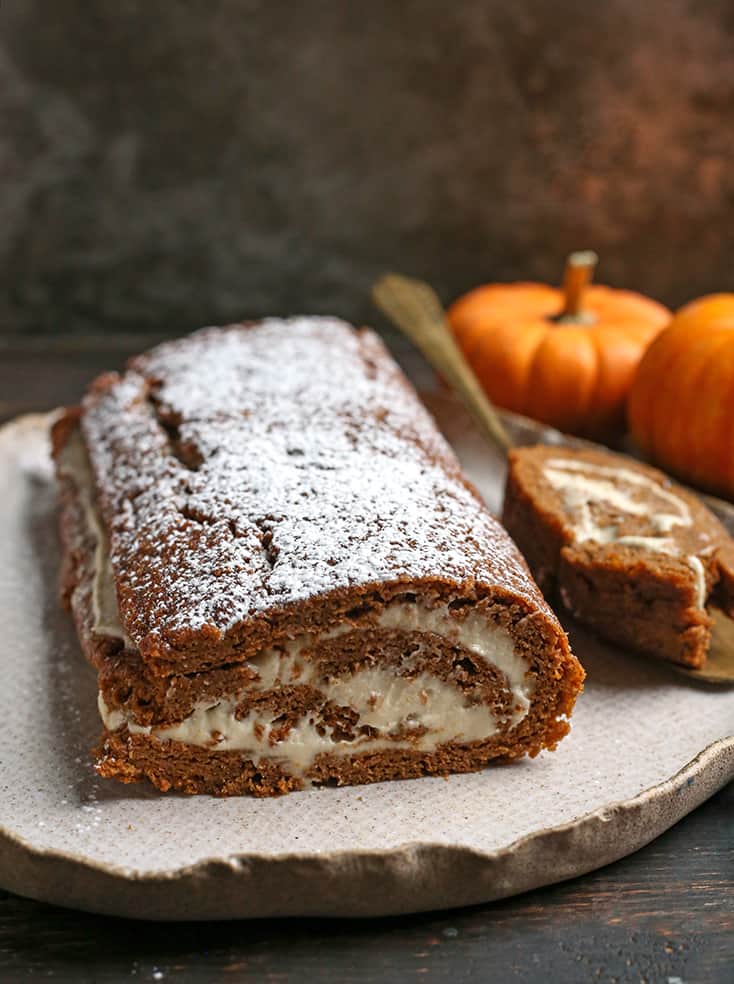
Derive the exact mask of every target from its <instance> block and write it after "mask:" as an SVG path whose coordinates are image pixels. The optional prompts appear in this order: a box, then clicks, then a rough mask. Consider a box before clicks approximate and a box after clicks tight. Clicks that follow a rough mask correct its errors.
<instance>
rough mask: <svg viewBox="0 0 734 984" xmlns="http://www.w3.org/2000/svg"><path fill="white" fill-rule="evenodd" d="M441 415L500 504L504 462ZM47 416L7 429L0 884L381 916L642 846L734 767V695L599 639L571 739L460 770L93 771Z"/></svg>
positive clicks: (1, 515)
mask: <svg viewBox="0 0 734 984" xmlns="http://www.w3.org/2000/svg"><path fill="white" fill-rule="evenodd" d="M433 409H434V412H435V413H436V415H437V417H438V421H439V424H441V425H443V426H444V430H445V432H446V433H447V436H448V437H449V438H450V439H451V440H452V442H453V443H454V445H455V446H456V448H457V450H458V452H459V454H460V456H461V457H462V459H463V461H464V464H465V467H466V469H467V471H468V472H469V474H470V476H471V477H472V478H473V479H474V481H475V482H476V483H477V485H478V486H479V487H480V489H481V491H482V493H483V494H484V495H485V497H486V499H487V502H488V504H489V505H490V507H491V508H492V509H494V510H497V509H498V507H499V504H500V499H501V489H502V482H503V479H504V474H503V464H502V462H501V459H500V457H499V455H498V454H497V453H496V452H494V451H492V450H491V449H488V448H487V447H486V446H485V445H484V444H483V443H482V442H481V441H480V440H479V439H478V438H477V436H476V434H474V433H473V432H472V431H471V428H470V425H469V424H468V421H467V419H466V417H465V416H464V415H463V414H462V413H461V412H460V411H459V410H458V409H457V408H456V405H455V404H454V403H453V402H452V401H450V400H447V399H445V398H442V397H435V398H434V399H433ZM48 420H49V418H48V417H42V416H33V417H25V418H21V419H20V420H17V421H15V422H13V423H11V424H9V425H7V426H6V427H5V428H4V429H3V430H1V431H0V504H1V508H0V544H2V561H3V562H2V564H0V615H1V616H2V621H1V624H2V627H3V629H2V641H1V642H0V721H2V722H3V733H2V744H1V745H0V748H1V749H2V752H1V753H0V885H1V886H2V887H4V888H6V889H9V890H11V891H14V892H18V893H20V894H23V895H28V896H31V897H33V898H37V899H42V900H45V901H48V902H54V903H58V904H62V905H68V906H75V907H78V908H81V909H87V910H89V911H93V912H103V913H110V914H115V915H123V916H136V917H142V918H150V919H222V918H236V917H244V916H248V917H262V916H275V915H284V916H285V915H325V916H326V915H328V916H368V915H385V914H392V913H403V912H415V911H420V910H427V909H438V908H448V907H450V906H458V905H468V904H471V903H476V902H484V901H489V900H492V899H498V898H502V897H505V896H508V895H512V894H514V893H517V892H522V891H525V890H526V889H530V888H534V887H537V886H539V885H545V884H549V883H551V882H555V881H560V880H562V879H564V878H570V877H572V876H574V875H579V874H582V873H583V872H586V871H590V870H592V869H594V868H597V867H599V866H601V865H603V864H607V863H608V862H610V861H613V860H615V859H617V858H620V857H622V856H624V855H626V854H629V853H630V852H632V851H635V850H637V849H638V848H639V847H641V846H642V845H644V844H646V843H647V842H648V841H650V840H652V839H653V838H654V837H656V836H657V835H658V834H660V833H662V832H663V831H664V830H666V829H667V828H668V827H670V826H671V825H672V824H673V823H675V822H676V821H677V820H679V819H680V818H681V817H682V816H684V815H685V814H686V813H688V812H689V811H690V810H692V809H693V808H694V807H696V806H698V804H699V803H701V802H703V800H705V799H706V798H707V797H709V796H711V795H712V794H713V793H714V792H715V791H716V790H717V789H719V788H721V787H722V786H723V785H724V784H725V783H726V782H727V781H728V780H729V779H731V778H732V777H734V690H731V689H726V688H721V687H719V688H715V687H712V686H708V685H706V684H704V683H699V682H695V681H690V680H688V679H686V678H683V677H681V676H678V675H676V674H674V673H673V672H671V671H670V670H669V669H668V668H666V667H665V666H661V665H657V664H655V663H652V662H648V661H645V660H640V659H637V658H634V657H632V656H630V655H627V654H625V653H622V652H618V651H614V650H612V649H608V648H606V647H604V646H601V645H599V644H596V643H594V642H593V641H592V640H591V639H590V638H589V637H588V636H586V635H584V634H583V633H582V632H581V631H580V630H576V629H572V631H571V639H572V643H573V645H574V648H575V650H576V652H577V654H578V656H579V657H580V658H581V660H582V662H583V663H584V665H585V666H586V669H587V672H588V681H587V686H586V690H585V692H584V694H583V696H582V697H581V699H580V701H579V704H578V708H577V711H576V713H575V715H574V719H573V729H572V733H571V735H570V736H569V737H568V738H567V739H566V740H564V742H563V743H562V744H561V746H560V747H559V749H558V751H557V752H555V753H553V754H542V755H541V756H539V757H538V758H537V759H535V760H534V761H521V762H517V763H514V764H512V765H506V766H496V767H493V768H489V769H487V770H486V771H484V772H482V773H479V774H475V775H467V776H452V777H451V778H449V779H447V780H444V779H421V780H412V781H406V782H396V783H383V784H378V785H373V786H361V787H351V788H347V789H321V790H309V791H307V792H303V793H294V794H292V795H290V796H286V797H283V798H280V799H270V800H252V799H228V800H227V799H221V800H218V799H213V798H209V797H191V798H186V797H182V796H176V795H162V794H160V793H157V792H154V791H152V790H150V789H148V788H146V787H145V786H143V785H140V786H120V785H117V784H113V783H109V782H105V781H104V780H101V779H99V778H97V776H96V775H95V773H94V771H93V769H92V766H91V763H90V757H89V748H90V747H91V745H92V744H93V743H94V742H95V740H96V738H97V736H98V733H99V731H100V724H99V721H98V719H97V710H96V700H95V698H96V690H95V679H94V674H93V672H92V671H91V669H90V668H89V667H87V666H86V664H85V662H84V660H83V658H82V656H81V654H80V651H79V647H78V644H77V642H76V638H75V636H74V633H73V631H72V628H71V625H70V623H69V620H68V619H67V617H66V615H65V614H64V613H63V612H62V611H60V610H59V607H58V604H57V595H56V590H57V587H56V586H57V567H58V545H57V540H56V528H55V522H56V517H55V498H54V489H53V483H52V479H51V472H50V466H49V461H48V445H47V436H46V435H47V427H48Z"/></svg>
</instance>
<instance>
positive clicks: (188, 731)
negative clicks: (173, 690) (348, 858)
mask: <svg viewBox="0 0 734 984" xmlns="http://www.w3.org/2000/svg"><path fill="white" fill-rule="evenodd" d="M322 693H323V695H324V699H325V700H330V701H334V703H336V704H338V705H339V706H346V707H350V708H352V710H354V711H356V712H357V713H358V714H359V721H358V722H357V724H356V725H355V729H354V731H355V737H354V738H353V739H351V740H348V739H345V738H340V737H336V736H335V735H334V734H332V729H331V728H330V727H328V726H323V725H320V723H319V721H318V718H317V717H316V715H315V714H314V713H309V714H305V715H304V716H303V717H302V718H301V719H300V720H299V721H297V722H296V723H295V725H293V726H292V727H291V728H290V729H289V730H288V732H287V734H285V735H284V736H281V735H278V734H276V733H275V732H276V729H277V728H278V724H277V723H274V718H275V717H277V716H278V714H279V713H280V712H279V711H277V710H276V711H272V710H257V711H252V712H250V713H249V714H247V715H246V716H245V717H242V718H240V719H237V718H236V717H235V708H236V706H237V699H236V698H226V699H223V700H220V701H219V702H218V703H216V704H213V705H209V706H206V705H202V706H200V707H197V708H196V709H195V710H194V711H193V712H192V713H191V714H190V715H189V716H188V717H187V718H186V719H185V720H184V721H182V722H181V723H180V724H176V725H172V726H170V727H162V728H161V727H158V728H155V727H142V726H140V725H137V724H134V723H132V722H130V721H129V720H126V719H125V717H124V715H122V714H120V712H119V711H110V710H109V709H108V708H107V707H106V705H105V703H104V699H103V698H102V695H101V694H100V698H99V709H100V714H101V716H102V720H103V721H104V724H105V727H107V728H108V730H110V731H114V730H115V729H116V728H119V727H120V726H121V725H122V724H127V726H128V729H129V731H130V732H131V733H132V734H144V735H150V734H154V735H155V736H156V737H157V738H158V739H160V740H162V741H177V742H184V743H186V744H188V745H199V746H208V747H211V748H214V749H216V750H217V751H232V750H237V751H242V752H246V753H247V755H248V756H249V757H250V758H252V760H253V761H254V763H255V764H256V765H257V764H259V763H260V762H262V761H267V760H275V761H281V762H283V764H284V765H285V767H286V769H287V771H288V772H289V773H290V774H291V775H298V776H303V775H304V774H305V773H306V772H307V771H308V769H309V768H310V767H311V766H312V765H313V763H314V761H315V759H316V757H317V756H318V755H320V754H321V753H323V752H328V753H330V754H336V755H354V754H358V753H359V752H366V751H368V752H377V751H384V750H386V749H405V748H414V749H431V748H435V747H436V746H437V745H440V744H441V743H443V742H446V741H464V742H469V741H476V740H480V739H484V738H489V737H490V736H491V735H493V734H495V732H496V731H497V730H498V726H499V725H498V722H497V721H496V719H495V717H494V715H493V713H492V711H491V710H490V708H489V707H487V706H486V705H485V704H468V703H466V702H464V701H463V698H462V696H461V693H460V692H459V691H458V690H457V688H456V687H454V686H452V685H451V684H447V683H444V682H443V681H441V680H439V679H438V678H437V677H435V676H433V675H432V674H430V673H421V674H419V675H417V676H416V677H414V678H412V679H409V678H406V677H399V676H396V675H395V674H394V673H391V672H390V671H389V670H388V669H384V668H380V667H370V668H369V669H365V670H360V671H358V672H357V673H354V674H352V675H351V676H349V677H346V678H339V679H335V680H333V681H330V682H329V683H327V684H326V685H324V686H322ZM364 726H368V727H370V728H375V729H377V730H378V732H379V734H378V735H372V734H369V735H364V734H360V733H359V729H360V728H361V727H364ZM418 729H426V730H425V732H424V733H421V734H418V733H416V734H415V735H413V736H411V737H393V738H391V737H390V735H391V734H396V733H397V732H398V731H400V732H402V733H403V734H405V732H407V733H408V734H409V733H410V731H411V730H415V731H416V732H418Z"/></svg>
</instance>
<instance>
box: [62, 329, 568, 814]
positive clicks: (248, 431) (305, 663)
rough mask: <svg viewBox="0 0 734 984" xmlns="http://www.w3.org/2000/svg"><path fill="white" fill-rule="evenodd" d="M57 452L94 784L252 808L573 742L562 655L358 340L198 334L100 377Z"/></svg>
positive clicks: (410, 399) (460, 490)
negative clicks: (319, 790)
mask: <svg viewBox="0 0 734 984" xmlns="http://www.w3.org/2000/svg"><path fill="white" fill-rule="evenodd" d="M53 439H54V455H55V458H56V461H57V472H58V477H59V483H60V489H61V500H62V515H61V532H62V540H63V544H64V552H65V564H64V584H63V591H64V596H65V598H66V599H67V601H68V603H69V605H70V607H71V609H72V612H73V614H74V618H75V621H76V625H77V629H78V633H79V637H80V640H81V643H82V646H83V649H84V651H85V653H86V655H87V657H88V658H89V660H90V661H91V662H92V664H93V665H94V667H95V668H96V670H97V672H98V675H99V687H100V710H101V713H102V716H103V719H104V721H105V724H106V731H105V734H104V736H103V739H102V744H101V747H100V749H99V752H98V769H99V771H100V773H101V774H102V775H105V776H113V777H116V778H118V779H120V780H122V781H133V780H138V779H141V778H148V779H149V780H150V781H152V782H153V783H154V784H155V785H157V786H158V787H159V788H160V789H169V788H176V789H181V790H184V791H186V792H192V793H200V792H206V793H215V794H221V795H230V794H240V793H255V794H258V795H268V794H274V793H278V792H287V791H290V790H292V789H297V788H301V787H303V786H304V785H309V784H331V783H345V782H349V783H351V782H366V781H374V780H377V779H391V778H407V777H412V776H417V775H423V774H431V773H446V772H451V771H467V770H469V769H477V768H481V767H483V766H484V765H485V764H486V763H487V762H488V761H490V760H491V759H492V758H496V757H499V756H502V757H515V756H518V755H522V754H530V755H535V754H537V753H538V752H539V751H540V750H541V749H542V748H553V747H554V746H555V744H556V743H557V742H558V741H559V740H560V738H561V737H562V736H563V735H564V734H565V733H566V732H567V730H568V716H569V715H570V713H571V710H572V708H573V703H574V701H575V698H576V696H577V694H578V692H579V690H580V688H581V682H582V679H583V671H582V670H581V668H580V666H579V664H578V663H577V661H576V660H575V659H574V657H573V656H572V655H571V654H570V651H569V648H568V643H567V640H566V636H565V634H564V632H563V630H562V629H561V627H560V625H559V624H558V622H557V620H556V618H555V616H554V615H553V612H552V611H551V609H550V608H549V607H548V605H547V604H546V602H545V601H544V600H543V598H542V595H541V594H540V592H539V591H538V589H537V587H536V585H535V584H534V583H533V581H532V578H531V577H530V574H529V572H528V570H527V567H526V565H525V563H524V561H523V560H522V558H521V556H520V555H519V553H518V551H517V549H516V548H515V546H514V545H513V544H512V542H511V541H510V539H509V537H507V535H506V534H505V532H504V531H503V530H502V528H501V527H500V525H499V524H498V523H497V522H496V521H495V520H494V519H493V518H492V517H491V516H490V515H489V514H488V512H487V511H486V510H485V508H484V506H483V505H482V503H481V501H480V499H479V497H478V495H477V493H476V491H475V490H474V489H473V487H472V486H471V485H470V484H469V483H468V482H466V480H465V479H464V478H463V476H462V475H461V472H460V470H459V466H458V464H457V462H456V459H455V457H454V456H453V453H452V452H451V450H450V449H449V447H448V446H447V444H446V443H445V441H444V440H443V439H442V438H441V436H440V435H439V433H438V431H437V430H436V427H435V425H434V423H433V421H432V420H431V418H430V417H429V415H428V414H427V413H426V411H425V410H424V408H423V407H422V405H421V404H420V402H419V401H418V399H417V397H416V396H415V394H414V392H413V390H412V388H411V387H410V385H409V384H408V383H407V381H406V380H405V379H404V377H403V376H402V374H401V373H400V371H399V369H398V368H397V366H396V365H395V363H394V362H393V360H392V359H391V357H390V356H389V354H388V353H387V351H386V350H385V348H384V347H383V345H382V343H381V342H380V341H379V339H378V338H377V336H375V335H374V334H373V333H372V332H369V331H367V330H359V331H357V330H355V329H353V328H351V327H350V326H348V325H346V324H344V323H343V322H339V321H337V320H335V319H327V318H301V319H290V320H276V319H271V320H268V321H264V322H260V323H256V324H250V325H234V326H230V327H228V328H224V329H205V330H204V331H202V332H198V333H196V334H195V335H193V336H190V337H188V338H185V339H181V340H180V341H177V342H172V343H167V344H164V345H162V346H159V347H158V348H156V349H153V350H152V351H151V352H149V353H147V354H146V355H143V356H140V357H138V358H136V359H133V360H132V361H131V363H130V364H129V367H128V370H127V372H126V373H125V374H123V375H117V374H107V375H105V376H102V377H100V378H99V379H98V380H96V381H95V382H94V383H93V384H92V386H91V387H90V390H89V392H88V394H87V396H86V397H85V400H84V402H83V405H82V408H81V409H72V410H70V411H68V412H67V413H66V414H65V416H64V417H63V418H62V420H61V421H60V422H59V423H58V424H57V425H56V427H55V430H54V435H53Z"/></svg>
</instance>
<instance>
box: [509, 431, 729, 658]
mask: <svg viewBox="0 0 734 984" xmlns="http://www.w3.org/2000/svg"><path fill="white" fill-rule="evenodd" d="M508 464H509V467H508V476H507V486H506V490H505V501H504V509H503V522H504V524H505V526H506V528H507V530H508V531H509V533H510V535H511V536H512V537H513V539H514V540H515V542H516V543H517V545H518V546H519V547H520V549H521V551H522V552H523V554H524V556H525V558H526V560H527V561H528V564H529V566H530V569H531V571H532V572H533V574H534V576H535V578H536V580H537V582H538V584H539V585H540V586H541V588H542V589H543V591H544V593H545V595H546V597H547V598H549V599H551V600H552V601H553V600H555V599H557V598H558V599H560V601H561V603H562V604H563V605H564V607H565V608H566V609H568V611H570V612H571V614H572V615H573V616H574V617H575V618H576V619H578V621H579V622H582V623H584V624H585V625H588V626H589V627H591V628H592V629H594V630H595V631H596V632H597V633H598V634H599V635H600V636H602V637H604V638H606V639H608V640H610V641H611V642H614V643H617V644H618V645H620V646H623V647H625V648H629V649H632V650H634V651H637V652H642V653H645V654H647V655H650V656H655V657H657V658H660V659H665V660H669V661H671V662H675V663H680V664H682V665H685V666H689V667H692V668H695V669H700V668H702V667H703V666H704V665H705V662H706V655H707V653H708V649H709V645H710V640H711V624H712V620H711V616H710V614H709V611H708V609H707V606H714V607H717V608H720V609H722V610H723V611H724V612H726V613H727V614H728V615H729V616H730V617H732V616H734V541H733V540H732V539H731V537H730V536H729V534H728V533H727V531H726V530H725V529H724V527H723V526H722V524H721V523H720V522H719V521H718V519H717V518H716V517H715V516H714V515H713V514H712V513H711V512H710V510H708V509H707V508H706V507H705V506H704V505H703V503H702V502H701V501H700V500H699V499H698V498H697V497H696V496H695V495H693V494H692V493H690V492H687V491H686V490H685V489H683V488H681V487H680V486H678V485H676V484H675V483H673V482H672V481H671V480H670V479H669V478H668V477H667V476H666V475H664V474H663V473H662V472H660V471H658V470H657V469H654V468H650V467H648V466H647V465H644V464H642V463H640V462H636V461H634V460H632V459H630V458H628V457H626V456H623V455H616V454H612V453H611V452H602V451H590V450H577V449H571V448H565V447H561V448H557V447H549V446H546V445H540V446H537V447H529V448H518V449H515V450H514V451H512V452H510V456H509V463H508Z"/></svg>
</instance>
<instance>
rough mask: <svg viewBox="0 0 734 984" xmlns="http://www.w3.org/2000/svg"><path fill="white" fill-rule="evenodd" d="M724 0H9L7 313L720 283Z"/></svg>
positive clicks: (3, 83)
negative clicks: (396, 276) (593, 256)
mask: <svg viewBox="0 0 734 984" xmlns="http://www.w3.org/2000/svg"><path fill="white" fill-rule="evenodd" d="M733 45H734V4H732V3H731V2H728V0H722V2H716V0H706V2H705V3H703V2H694V0H690V2H686V0H646V2H640V0H606V2H603V3H602V2H591V3H589V2H588V0H585V2H574V0H536V2H533V0H514V2H513V3H507V2H506V0H489V2H488V0H463V2H461V0H458V2H454V3H448V2H447V0H372V2H370V3H365V2H363V0H342V2H339V0H331V2H321V3H319V2H308V0H304V2H296V0H292V2H285V0H261V2H257V0H173V2H168V0H0V173H1V174H2V184H1V185H0V332H31V331H43V332H49V331H63V330H69V329H71V330H78V331H99V330H124V331H138V330H145V331H147V330H149V331H151V332H165V333H169V332H173V333H175V332H179V331H182V330H185V329H187V328H189V327H194V326H196V325H199V324H201V323H211V322H214V321H224V320H227V319H233V318H239V317H243V316H251V315H259V314H263V313H268V312H270V313H284V312H296V311H321V312H334V313H339V314H343V315H346V316H348V317H352V318H355V319H370V318H371V317H372V311H371V306H370V303H369V300H368V288H369V285H370V283H371V281H372V280H373V278H374V277H375V276H376V275H377V274H378V273H379V272H380V271H381V270H383V269H384V268H398V269H401V270H403V271H406V272H409V273H413V274H416V275H420V276H423V277H426V278H428V279H430V280H431V281H432V282H433V283H434V284H435V285H436V286H437V287H438V288H439V290H440V291H441V293H442V296H443V297H444V298H445V299H447V300H448V299H449V298H451V297H452V296H454V295H455V294H457V293H458V292H460V291H462V290H464V289H465V288H466V287H468V286H470V285H472V284H474V283H476V282H478V281H481V280H484V279H492V278H499V279H508V278H516V277H538V278H555V277H557V276H558V274H559V271H560V266H561V261H562V257H563V254H564V253H565V252H566V251H567V250H569V249H571V248H578V247H586V246H594V247H596V248H597V249H598V251H599V252H600V254H601V256H602V267H601V271H600V272H601V276H602V279H605V280H608V281H611V282H613V283H617V284H629V285H630V286H633V287H636V288H639V289H643V290H646V291H648V292H649V293H651V294H653V295H656V296H658V297H660V298H661V299H663V300H665V301H667V302H669V303H671V304H677V303H679V302H681V301H683V300H685V299H687V298H689V297H691V296H692V295H695V294H698V293H702V292H704V291H709V290H712V289H717V288H719V289H721V288H726V287H732V286H734V207H733V206H734V156H733V154H734V126H733V125H732V123H733V122H734V118H733V114H732V111H733V110H734V47H733Z"/></svg>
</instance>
